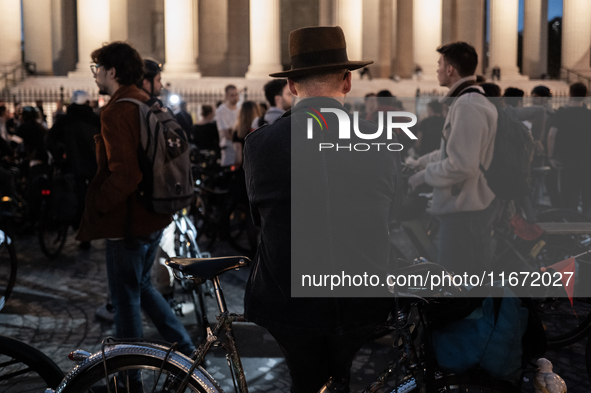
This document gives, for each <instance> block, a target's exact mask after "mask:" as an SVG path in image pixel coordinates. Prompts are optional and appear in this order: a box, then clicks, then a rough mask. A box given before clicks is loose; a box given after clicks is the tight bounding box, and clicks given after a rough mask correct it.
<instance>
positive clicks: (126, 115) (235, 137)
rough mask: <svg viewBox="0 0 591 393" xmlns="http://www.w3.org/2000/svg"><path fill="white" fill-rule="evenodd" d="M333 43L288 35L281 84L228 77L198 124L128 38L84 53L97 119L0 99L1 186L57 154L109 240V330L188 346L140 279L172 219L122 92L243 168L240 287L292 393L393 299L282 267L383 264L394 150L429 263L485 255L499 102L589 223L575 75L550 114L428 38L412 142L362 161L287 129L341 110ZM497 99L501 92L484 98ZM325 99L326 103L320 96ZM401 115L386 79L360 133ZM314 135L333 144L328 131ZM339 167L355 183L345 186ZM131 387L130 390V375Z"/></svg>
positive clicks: (339, 63) (340, 41)
mask: <svg viewBox="0 0 591 393" xmlns="http://www.w3.org/2000/svg"><path fill="white" fill-rule="evenodd" d="M318 37H321V39H319V38H318ZM345 47H346V44H345V39H344V35H343V32H342V30H341V29H340V28H338V27H316V28H304V29H298V30H296V31H294V32H292V33H291V35H290V55H291V57H292V64H291V69H290V70H288V71H283V72H277V73H275V74H272V75H271V76H272V77H275V78H277V79H273V80H272V81H270V82H268V83H267V84H266V85H265V86H264V93H265V98H266V101H267V102H266V103H258V102H253V101H243V102H240V94H239V91H238V89H237V87H236V86H234V85H228V86H226V87H225V89H224V94H225V97H224V100H223V102H220V103H218V105H202V106H201V113H200V114H199V115H200V116H199V118H200V120H199V121H197V122H195V123H194V120H193V117H192V116H191V114H189V113H188V111H187V106H186V103H182V102H181V103H180V105H179V106H178V108H174V109H167V108H166V106H165V104H164V103H163V102H162V101H160V100H159V98H158V97H159V96H161V93H163V90H164V89H163V85H162V81H161V71H162V68H161V65H160V64H159V63H158V62H157V61H154V60H151V59H142V58H141V57H140V55H139V54H138V53H137V51H136V50H135V49H133V48H132V47H131V46H130V45H128V44H126V43H122V42H114V43H110V44H106V45H104V46H102V47H101V48H98V49H96V50H95V51H94V52H93V53H92V60H93V62H94V64H93V66H92V67H91V69H92V73H93V76H94V78H95V81H96V83H97V86H98V87H99V89H100V94H103V95H108V96H110V100H109V102H108V103H107V105H106V106H104V107H103V108H101V113H100V120H99V117H98V116H97V114H96V113H95V111H94V110H93V108H92V107H91V106H90V97H89V95H88V94H87V93H85V92H83V91H76V92H74V94H73V96H72V98H71V102H70V104H69V105H68V106H67V110H66V112H65V113H64V114H58V115H57V116H56V120H55V121H54V123H53V126H52V127H51V129H49V130H48V129H47V127H46V126H45V125H44V116H45V115H44V114H43V112H42V111H41V110H40V109H39V108H38V107H33V106H25V107H23V108H20V109H17V110H16V113H15V114H14V115H12V116H11V115H9V114H8V111H7V109H6V106H2V105H0V152H1V154H2V160H3V163H4V164H5V165H3V166H0V179H1V180H2V189H1V190H0V191H1V192H2V193H3V195H12V194H14V193H15V190H14V184H13V182H12V177H11V176H12V175H11V173H10V171H9V170H8V169H7V167H6V166H7V165H12V164H14V160H15V157H21V158H24V159H25V161H26V163H27V170H28V173H29V176H31V177H32V176H35V175H36V174H38V173H39V171H42V170H45V168H46V167H47V166H48V165H49V162H50V157H52V158H53V160H54V161H58V162H61V163H60V165H61V168H62V170H63V171H65V172H69V173H72V174H74V177H75V179H76V185H77V195H78V199H79V201H80V203H79V206H80V207H79V211H78V213H77V215H76V219H75V221H76V222H75V223H73V224H74V225H75V226H78V224H79V223H80V228H79V231H78V234H77V239H78V240H79V241H81V242H82V243H81V244H82V245H83V247H88V246H89V244H90V243H89V242H90V241H92V240H96V239H106V257H105V259H106V264H107V276H108V282H109V289H110V297H111V302H112V304H113V310H114V320H115V325H116V329H117V335H118V336H119V337H136V338H137V337H142V334H143V332H142V319H141V310H140V309H143V310H144V311H145V312H146V313H147V314H148V315H149V316H150V318H151V320H152V321H153V322H154V323H155V324H156V326H157V328H158V330H159V332H160V333H161V334H162V336H163V337H164V338H165V339H166V340H169V341H175V342H178V343H179V347H178V348H179V350H180V351H182V352H183V353H185V354H190V353H191V352H192V351H193V350H194V349H195V346H194V344H193V343H192V342H191V340H190V337H189V335H188V333H187V332H186V330H185V328H184V327H183V326H182V324H180V323H179V322H178V320H177V319H176V317H175V315H174V313H173V312H172V311H171V309H170V307H169V305H168V303H167V302H166V301H165V300H164V299H163V297H162V295H161V294H159V293H158V291H156V290H155V289H154V287H153V286H152V284H151V281H150V266H151V265H152V264H153V262H154V258H155V252H156V249H157V247H158V244H159V241H160V238H161V236H162V231H163V229H164V228H165V227H166V226H167V225H169V223H170V222H171V216H170V215H169V214H161V213H155V212H153V211H149V210H148V209H146V207H145V206H144V204H143V203H142V201H141V196H140V195H139V193H138V192H137V191H138V184H139V183H140V182H141V180H142V176H143V174H142V172H141V171H140V168H139V165H138V161H139V160H140V158H139V157H138V146H139V140H140V132H141V131H140V130H141V126H140V125H141V119H140V117H139V114H138V108H137V105H135V104H134V103H132V102H128V101H125V100H124V99H128V98H132V99H136V100H139V101H141V102H144V103H147V104H148V105H149V106H152V105H156V104H157V105H158V106H160V107H161V108H162V109H163V111H165V112H166V111H170V112H172V113H173V115H174V117H175V119H176V121H177V123H178V124H179V125H180V126H181V127H182V129H183V130H184V132H185V136H184V137H185V139H186V141H188V142H191V143H193V144H194V145H196V147H197V149H198V150H206V151H210V152H213V154H214V155H215V156H216V157H217V158H218V159H219V166H220V167H222V168H232V169H233V170H235V171H236V172H237V173H239V175H238V176H236V177H235V179H236V182H239V183H240V187H241V188H242V189H243V191H239V192H241V193H242V194H243V195H244V198H247V199H248V202H249V203H250V206H251V209H252V219H253V220H254V222H255V224H256V225H257V226H259V227H260V230H261V240H260V243H259V246H258V251H257V255H256V257H255V265H256V266H255V267H253V273H252V274H251V276H250V279H249V281H248V284H247V288H246V295H245V310H246V317H247V318H248V319H249V320H251V321H253V322H255V323H257V324H259V325H261V326H263V327H265V328H267V329H268V330H269V332H270V333H271V334H272V335H273V337H275V339H276V340H277V342H278V343H279V345H280V347H281V348H282V350H283V351H284V354H285V357H286V360H287V364H288V366H289V369H290V373H291V377H292V392H311V391H317V390H318V389H320V387H321V386H322V385H323V384H324V383H325V382H326V381H327V379H328V378H329V377H333V379H335V380H337V381H339V382H340V383H342V384H345V385H346V384H347V383H348V380H349V369H350V366H351V361H352V359H353V356H354V355H355V353H356V352H357V350H358V349H359V348H360V346H361V345H362V343H363V342H364V340H365V339H366V338H367V337H368V336H369V335H371V333H372V332H373V331H374V330H375V328H376V325H377V324H378V323H379V322H380V321H383V320H385V318H386V316H387V313H388V311H389V310H390V309H389V307H390V301H389V299H381V300H376V299H363V298H360V299H354V298H322V299H310V298H293V297H291V285H292V280H291V277H290V274H291V263H294V262H296V263H297V262H299V260H297V258H298V256H300V257H302V258H303V259H306V260H307V262H308V263H309V262H310V261H312V263H316V264H317V265H319V266H320V265H322V264H326V263H327V261H331V263H332V264H333V268H334V267H335V266H337V267H338V266H354V265H355V264H358V263H359V261H360V260H365V261H371V262H372V263H375V264H376V265H379V264H382V263H387V261H388V258H389V234H388V226H389V223H390V222H391V221H392V220H393V219H394V218H395V217H396V214H397V213H398V210H399V209H400V206H401V203H402V198H403V191H402V187H401V168H402V160H403V159H406V162H407V163H408V164H409V165H412V166H416V167H417V168H418V171H417V172H416V173H415V174H414V175H413V176H412V177H411V178H410V179H409V185H410V186H411V188H415V187H418V186H420V185H422V184H427V185H429V186H431V187H433V204H432V207H431V213H432V214H434V215H436V216H437V217H438V218H439V221H440V223H441V225H440V229H439V231H440V232H439V241H440V244H439V255H438V261H437V262H439V263H440V264H441V265H443V266H444V267H446V268H447V269H450V270H454V271H456V272H464V271H473V270H474V269H476V268H478V267H482V266H486V263H487V260H489V259H490V258H491V256H492V247H493V245H492V235H491V225H492V220H493V217H494V216H495V214H496V212H497V209H498V205H499V201H498V198H496V197H495V194H494V192H493V191H492V190H491V188H490V187H489V185H488V184H487V179H486V176H485V171H486V170H487V168H489V166H490V165H491V162H492V160H493V155H494V146H495V134H496V130H497V119H498V111H499V110H501V109H500V108H502V107H505V108H507V111H508V112H509V113H511V115H512V116H514V117H515V118H517V119H519V120H521V121H524V122H527V124H528V126H529V127H530V129H531V134H532V137H533V139H534V142H535V146H536V148H535V157H534V158H533V163H534V165H538V166H543V165H546V164H549V165H550V166H551V168H552V170H551V173H550V174H549V175H548V176H547V179H546V180H547V181H546V187H547V190H548V193H549V195H550V199H551V202H552V205H554V206H560V207H567V208H571V209H575V210H576V209H579V207H582V211H583V213H584V214H586V215H587V217H588V218H591V184H590V183H589V182H588V181H587V180H585V179H586V177H585V175H584V171H585V170H586V169H587V168H588V167H589V166H590V164H591V161H590V160H591V159H590V158H589V157H591V156H590V155H588V154H586V150H587V146H589V145H590V144H591V132H589V130H587V128H586V127H588V125H589V124H591V122H590V121H589V120H591V110H589V109H588V108H587V106H586V103H585V101H584V97H586V96H587V89H586V87H585V86H584V85H583V84H580V83H575V84H573V85H571V86H570V100H569V102H568V104H567V105H566V106H565V107H564V108H561V109H559V110H556V111H555V110H553V109H552V107H551V106H550V104H549V102H548V100H544V99H548V98H550V97H551V96H552V94H551V91H550V89H548V88H547V87H545V86H537V87H535V88H534V89H533V90H532V91H531V92H530V95H531V97H534V100H537V101H532V102H531V104H532V105H526V106H524V99H523V97H524V96H525V92H524V91H522V90H520V89H518V88H512V87H510V88H507V89H505V91H504V92H503V94H501V89H500V87H499V86H498V85H496V84H494V83H483V81H482V80H479V78H477V76H476V75H475V70H476V68H477V65H478V56H477V54H476V51H475V50H474V48H473V47H472V46H470V45H468V44H466V43H463V42H457V43H452V44H448V45H444V46H442V47H440V48H437V51H438V53H439V55H440V58H439V63H438V69H437V78H438V81H439V83H440V85H441V86H444V87H446V88H448V89H449V90H448V92H447V94H446V95H445V97H443V98H442V99H440V100H431V101H430V102H428V104H427V105H426V110H427V114H426V116H424V118H423V119H422V120H421V121H420V122H419V123H418V124H417V125H416V126H415V127H413V128H412V130H413V131H414V132H415V134H416V135H417V139H416V140H414V139H411V138H409V137H408V135H405V134H404V133H398V134H397V135H395V136H394V139H395V140H396V139H397V140H399V141H401V142H403V144H404V146H405V150H404V151H402V152H400V153H399V152H395V153H392V154H388V152H385V153H381V154H377V155H376V156H375V157H373V156H372V158H371V159H370V160H368V159H365V157H364V156H361V155H357V156H347V157H348V158H347V159H343V157H344V156H339V155H332V154H327V155H314V156H313V155H310V156H306V157H303V158H302V157H292V156H291V155H290V154H291V153H290V146H291V143H292V139H291V138H292V135H291V132H292V131H293V130H292V127H293V124H298V121H301V122H302V124H304V121H305V118H306V116H307V113H308V112H306V110H307V109H304V108H316V107H319V106H320V105H321V104H322V105H323V107H325V108H326V107H329V108H332V110H333V111H344V112H349V111H350V110H351V108H350V107H347V105H345V97H346V95H347V93H349V92H350V90H351V87H352V84H353V79H352V77H351V71H353V70H357V69H364V67H367V65H369V64H370V63H371V62H367V61H349V60H348V59H347V57H346V54H345V55H343V54H342V48H345ZM310 53H314V54H315V56H309V54H310ZM303 59H305V60H303ZM167 91H168V90H167ZM501 96H502V98H503V99H502V100H501V101H495V100H493V97H499V98H500V97H501ZM293 97H298V99H299V101H298V103H297V105H294V106H293V108H292V104H293V102H292V98H293ZM326 97H332V98H329V99H328V101H326V100H325V99H324V98H326ZM122 99H123V100H122ZM164 102H167V101H166V100H165V101H164ZM408 109H409V108H406V110H408ZM404 110H405V108H404V104H403V102H402V101H401V100H399V99H397V98H396V97H395V96H394V94H392V92H390V91H388V90H381V91H379V92H377V93H375V94H374V93H369V94H367V95H366V96H365V100H364V103H363V107H362V108H361V111H360V112H361V114H360V115H359V117H360V118H361V121H360V122H359V124H358V127H359V128H360V129H361V131H362V132H363V133H366V134H369V133H371V132H375V129H376V127H377V124H376V123H377V122H378V113H379V112H384V111H404ZM351 116H352V114H351ZM326 119H328V120H325V122H326V121H328V124H327V130H328V129H329V126H330V129H333V128H337V127H338V126H337V125H336V124H334V122H335V121H336V117H335V118H334V119H333V118H332V117H330V116H326ZM323 120H324V118H323ZM319 123H320V122H319ZM397 132H400V130H399V129H398V130H397ZM322 135H323V138H327V140H330V138H333V137H335V135H336V134H330V133H328V132H327V133H325V134H322ZM298 137H299V136H296V140H297V138H298ZM301 138H304V135H301ZM48 152H49V154H48ZM95 152H96V158H95ZM19 155H20V156H19ZM294 162H295V163H296V164H297V165H301V167H302V168H305V169H306V181H307V182H309V184H310V187H311V188H310V189H309V190H308V189H307V191H306V192H303V191H302V190H293V189H292V188H291V181H292V178H291V174H292V168H294V167H293V165H294ZM351 174H354V175H355V178H356V181H357V182H358V184H357V186H358V187H351V179H350V175H351ZM355 188H359V189H361V191H363V192H356V190H355ZM335 191H336V192H335ZM366 191H367V192H366ZM361 194H363V195H361ZM85 202H86V203H85ZM304 202H305V203H304ZM291 203H296V205H295V206H296V207H299V208H300V209H301V210H298V211H297V214H301V216H302V217H304V218H306V219H308V220H312V222H313V223H311V225H310V226H309V227H307V228H306V231H304V233H296V234H295V235H297V236H302V237H301V238H297V237H296V239H300V240H301V243H298V244H299V245H300V246H301V247H299V248H297V250H296V253H295V254H293V253H291V250H292V249H293V248H291V247H290V245H291V242H292V240H293V239H294V237H292V235H294V233H292V227H291V226H290V224H291V223H292V217H293V214H294V212H292V211H291V208H292V207H293V206H294V205H292V204H291ZM352 206H355V208H354V209H353V208H352ZM343 217H347V219H343ZM360 229H361V231H360ZM294 232H297V230H295V229H294ZM362 232H365V233H362ZM345 233H355V234H356V236H358V237H363V236H370V237H371V243H369V242H368V243H364V242H353V243H352V242H348V241H346V240H345V239H346V236H344V235H343V234H345ZM302 239H303V240H302ZM314 246H317V247H318V248H313V247H314ZM293 258H296V260H295V261H294V260H293ZM129 383H130V384H131V385H132V387H136V386H139V385H141V381H139V380H137V379H133V378H131V379H130V380H129Z"/></svg>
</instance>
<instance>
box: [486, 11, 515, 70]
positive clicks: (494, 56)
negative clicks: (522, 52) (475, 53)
mask: <svg viewBox="0 0 591 393" xmlns="http://www.w3.org/2000/svg"><path fill="white" fill-rule="evenodd" d="M518 10H519V0H493V1H491V2H490V61H489V64H488V66H489V67H488V70H487V73H488V74H489V75H490V74H491V71H492V69H493V68H494V67H499V68H500V69H501V80H506V79H515V78H519V79H521V78H520V74H519V69H518V68H517V22H518Z"/></svg>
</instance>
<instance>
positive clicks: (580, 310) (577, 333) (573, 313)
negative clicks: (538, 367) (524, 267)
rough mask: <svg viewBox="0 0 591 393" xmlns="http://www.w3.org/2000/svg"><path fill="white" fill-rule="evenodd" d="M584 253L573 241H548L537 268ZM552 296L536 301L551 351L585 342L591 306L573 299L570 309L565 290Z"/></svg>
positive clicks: (536, 299) (565, 239) (550, 239)
mask: <svg viewBox="0 0 591 393" xmlns="http://www.w3.org/2000/svg"><path fill="white" fill-rule="evenodd" d="M582 251H583V250H582V249H581V248H580V245H579V243H578V242H576V241H574V240H572V239H567V238H563V237H555V238H549V239H548V242H547V243H546V244H545V245H544V247H543V248H542V250H541V251H540V253H539V254H538V255H537V256H536V264H537V266H538V268H539V267H542V266H544V267H547V266H550V265H552V264H554V263H556V262H559V261H561V260H564V259H567V258H568V257H571V256H573V255H576V254H579V253H580V252H582ZM575 291H576V287H575ZM549 295H550V296H548V297H546V298H534V299H533V301H534V304H535V305H536V310H537V312H538V316H539V318H540V320H541V322H542V324H543V325H544V331H545V332H546V340H547V343H548V348H550V349H558V348H562V347H564V346H567V345H571V344H574V343H575V342H577V341H580V340H582V339H583V338H585V337H586V336H587V334H588V332H589V331H590V330H591V303H590V302H589V301H588V300H587V299H585V298H579V297H574V298H573V304H572V306H571V303H570V301H569V299H568V297H566V292H564V290H562V289H560V294H558V295H557V296H555V297H554V296H552V294H551V293H550V294H549Z"/></svg>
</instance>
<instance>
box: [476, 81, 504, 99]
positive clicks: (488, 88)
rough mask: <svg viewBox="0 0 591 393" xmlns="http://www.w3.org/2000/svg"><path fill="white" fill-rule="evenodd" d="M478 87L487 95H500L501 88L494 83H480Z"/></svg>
mask: <svg viewBox="0 0 591 393" xmlns="http://www.w3.org/2000/svg"><path fill="white" fill-rule="evenodd" d="M480 87H482V90H484V94H485V95H486V96H487V97H500V96H501V88H500V87H499V85H497V84H496V83H490V82H487V83H481V84H480Z"/></svg>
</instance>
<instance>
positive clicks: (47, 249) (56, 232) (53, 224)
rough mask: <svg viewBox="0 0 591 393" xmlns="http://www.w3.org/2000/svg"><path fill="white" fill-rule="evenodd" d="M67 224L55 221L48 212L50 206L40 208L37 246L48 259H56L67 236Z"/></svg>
mask: <svg viewBox="0 0 591 393" xmlns="http://www.w3.org/2000/svg"><path fill="white" fill-rule="evenodd" d="M68 226H69V225H68V224H67V223H66V222H63V221H59V220H56V219H55V218H54V217H53V215H52V214H51V211H50V206H49V205H48V204H47V203H44V204H43V206H42V207H41V219H40V220H39V231H38V237H39V245H40V246H41V251H42V252H43V254H45V256H46V257H47V258H49V259H55V258H57V257H58V255H59V254H60V252H62V248H64V244H66V237H67V235H68Z"/></svg>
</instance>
